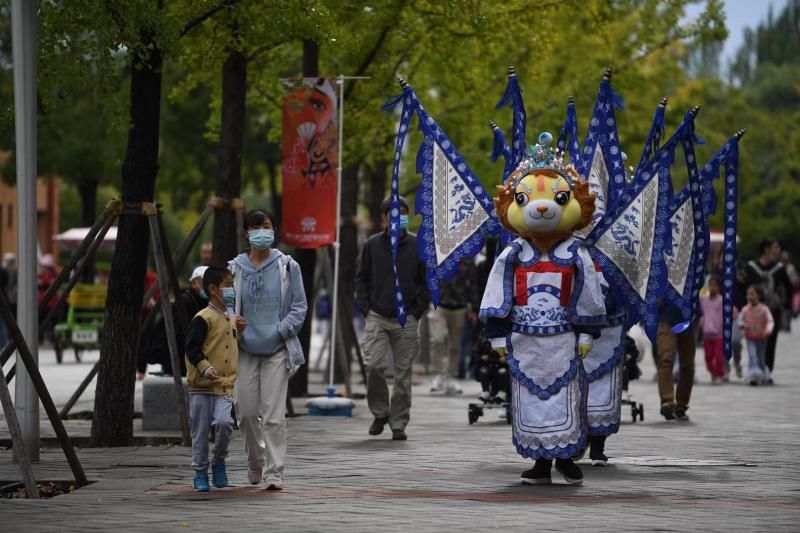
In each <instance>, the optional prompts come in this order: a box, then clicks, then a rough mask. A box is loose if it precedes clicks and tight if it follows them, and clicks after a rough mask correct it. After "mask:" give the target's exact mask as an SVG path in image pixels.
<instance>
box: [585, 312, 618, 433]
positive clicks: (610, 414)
mask: <svg viewBox="0 0 800 533" xmlns="http://www.w3.org/2000/svg"><path fill="white" fill-rule="evenodd" d="M624 339H625V328H624V326H623V317H621V316H620V317H613V318H610V319H609V326H608V327H604V328H603V329H602V333H601V335H600V338H599V339H595V340H594V343H593V344H592V351H591V352H589V355H588V356H586V359H584V360H583V368H584V370H585V371H586V379H587V381H588V382H589V399H588V402H587V416H588V422H589V434H590V435H592V436H595V435H597V436H601V435H602V436H607V435H612V434H614V433H616V432H617V431H619V421H620V411H621V402H622V363H623V356H624V354H623V351H624V349H625V342H624Z"/></svg>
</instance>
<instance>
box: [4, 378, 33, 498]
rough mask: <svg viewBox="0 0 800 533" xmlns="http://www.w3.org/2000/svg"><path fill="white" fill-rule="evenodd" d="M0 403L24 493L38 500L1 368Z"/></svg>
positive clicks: (27, 456)
mask: <svg viewBox="0 0 800 533" xmlns="http://www.w3.org/2000/svg"><path fill="white" fill-rule="evenodd" d="M0 403H2V404H3V413H4V414H5V415H6V423H7V424H8V432H9V433H11V441H12V442H13V443H14V455H16V457H17V462H18V463H19V470H20V472H21V473H22V482H23V483H24V484H25V492H27V493H28V498H36V499H38V498H39V489H38V487H36V477H34V475H33V466H32V465H31V458H30V456H29V455H28V449H27V448H25V442H23V440H22V431H21V430H20V429H19V420H17V413H16V412H14V404H13V403H12V402H11V394H10V393H9V392H8V385H6V380H5V376H4V375H3V367H2V366H0Z"/></svg>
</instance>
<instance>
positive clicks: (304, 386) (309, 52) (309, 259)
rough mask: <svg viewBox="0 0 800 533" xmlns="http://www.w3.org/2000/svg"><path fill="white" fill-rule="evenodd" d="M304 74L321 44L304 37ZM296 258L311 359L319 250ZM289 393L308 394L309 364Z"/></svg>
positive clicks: (315, 71) (311, 70) (315, 62)
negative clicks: (304, 294)
mask: <svg viewBox="0 0 800 533" xmlns="http://www.w3.org/2000/svg"><path fill="white" fill-rule="evenodd" d="M303 76H304V77H306V78H311V77H314V76H319V45H318V44H317V43H315V42H314V41H311V40H308V39H303ZM294 259H295V261H297V263H298V264H299V265H300V270H301V271H302V273H303V286H304V288H305V292H306V301H307V302H308V312H307V313H306V320H305V322H303V327H302V328H300V332H299V333H298V335H297V337H298V338H299V339H300V346H302V347H303V353H305V354H306V359H310V350H311V322H312V321H313V319H314V303H315V300H316V298H315V296H316V294H317V293H316V291H315V290H314V273H315V271H316V269H317V250H316V249H315V248H312V249H308V248H298V249H297V250H295V253H294ZM289 394H290V395H291V396H293V397H298V396H305V395H307V394H308V364H306V365H303V366H302V367H300V370H298V371H297V373H296V374H295V375H294V376H293V377H292V379H291V380H290V381H289Z"/></svg>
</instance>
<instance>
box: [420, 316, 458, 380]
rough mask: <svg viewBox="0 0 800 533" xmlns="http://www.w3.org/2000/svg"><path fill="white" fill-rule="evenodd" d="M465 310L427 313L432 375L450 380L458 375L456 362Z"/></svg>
mask: <svg viewBox="0 0 800 533" xmlns="http://www.w3.org/2000/svg"><path fill="white" fill-rule="evenodd" d="M466 320H467V309H466V308H462V309H445V308H443V307H438V308H436V309H435V310H434V311H431V312H430V313H428V327H429V329H430V336H431V362H432V363H433V371H434V373H435V374H436V375H437V376H439V377H441V378H444V379H445V380H450V379H453V378H455V377H456V376H457V375H458V361H459V359H460V358H461V338H462V337H463V336H464V325H465V323H466Z"/></svg>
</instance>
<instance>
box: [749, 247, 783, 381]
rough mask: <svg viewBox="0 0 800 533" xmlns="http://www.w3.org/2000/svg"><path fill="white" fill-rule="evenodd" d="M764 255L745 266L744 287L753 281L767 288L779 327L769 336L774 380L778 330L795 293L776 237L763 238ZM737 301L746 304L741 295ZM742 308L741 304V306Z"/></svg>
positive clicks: (769, 360)
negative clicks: (785, 308) (782, 261)
mask: <svg viewBox="0 0 800 533" xmlns="http://www.w3.org/2000/svg"><path fill="white" fill-rule="evenodd" d="M759 251H760V253H761V255H760V256H759V257H758V259H754V260H752V261H748V262H747V264H746V266H745V268H744V278H745V279H744V280H743V281H744V283H742V287H743V288H744V289H745V290H746V289H747V287H750V286H751V285H760V286H761V288H762V289H763V290H764V302H763V303H764V304H766V305H767V307H769V310H770V312H771V313H772V318H773V320H774V321H775V327H774V328H773V329H772V334H771V335H770V336H769V337H768V338H767V351H766V356H765V358H766V363H767V368H769V371H770V376H769V377H768V378H767V383H768V384H770V385H771V384H772V383H773V381H772V376H771V374H772V369H773V368H774V367H775V347H776V346H777V344H778V333H779V332H780V330H781V327H780V325H781V323H782V320H783V312H784V307H785V306H786V298H787V295H789V294H791V291H792V283H791V281H790V280H789V275H788V274H787V273H786V268H785V267H784V266H783V263H781V262H780V261H779V259H780V257H781V245H780V243H779V242H778V241H777V240H776V239H763V240H762V241H761V244H760V245H759ZM737 300H738V301H737V304H741V305H744V302H743V301H741V297H739V298H737ZM740 308H741V307H740Z"/></svg>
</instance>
